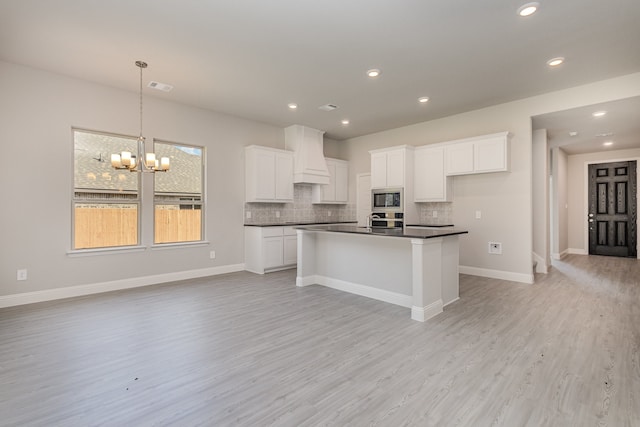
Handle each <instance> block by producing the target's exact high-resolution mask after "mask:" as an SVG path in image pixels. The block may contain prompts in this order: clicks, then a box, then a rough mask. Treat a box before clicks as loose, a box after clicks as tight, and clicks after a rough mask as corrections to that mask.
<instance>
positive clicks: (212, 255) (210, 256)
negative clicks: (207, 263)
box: [209, 251, 216, 259]
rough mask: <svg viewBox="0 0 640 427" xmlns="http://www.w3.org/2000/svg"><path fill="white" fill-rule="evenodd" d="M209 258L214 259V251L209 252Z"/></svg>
mask: <svg viewBox="0 0 640 427" xmlns="http://www.w3.org/2000/svg"><path fill="white" fill-rule="evenodd" d="M209 258H211V259H216V251H211V252H209Z"/></svg>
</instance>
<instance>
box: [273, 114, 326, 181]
mask: <svg viewBox="0 0 640 427" xmlns="http://www.w3.org/2000/svg"><path fill="white" fill-rule="evenodd" d="M323 135H324V132H323V131H321V130H317V129H312V128H308V127H306V126H302V125H293V126H289V127H287V128H285V129H284V141H285V147H286V148H287V150H291V151H293V182H294V183H295V184H301V183H305V184H329V169H327V162H326V161H325V159H324V152H323V148H324V142H323Z"/></svg>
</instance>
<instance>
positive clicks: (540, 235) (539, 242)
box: [531, 129, 551, 273]
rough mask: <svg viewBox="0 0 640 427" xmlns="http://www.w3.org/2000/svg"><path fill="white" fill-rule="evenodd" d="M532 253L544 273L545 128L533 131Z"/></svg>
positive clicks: (547, 246) (546, 209)
mask: <svg viewBox="0 0 640 427" xmlns="http://www.w3.org/2000/svg"><path fill="white" fill-rule="evenodd" d="M532 143H533V158H532V171H531V172H532V181H533V184H532V185H533V187H532V188H533V218H532V219H533V253H534V260H535V261H537V267H536V271H537V272H539V273H546V272H547V270H548V268H549V267H550V266H551V251H550V244H549V238H550V237H549V221H550V218H549V145H548V142H547V131H546V129H538V130H535V131H533V141H532Z"/></svg>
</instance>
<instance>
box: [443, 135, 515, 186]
mask: <svg viewBox="0 0 640 427" xmlns="http://www.w3.org/2000/svg"><path fill="white" fill-rule="evenodd" d="M444 146H445V173H446V175H466V174H476V173H488V172H506V171H508V170H509V133H508V132H501V133H496V134H491V135H483V136H478V137H475V138H467V139H464V140H459V141H451V142H448V143H445V144H444Z"/></svg>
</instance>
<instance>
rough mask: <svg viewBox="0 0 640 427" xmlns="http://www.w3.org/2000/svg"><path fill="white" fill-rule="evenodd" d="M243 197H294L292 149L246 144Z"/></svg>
mask: <svg viewBox="0 0 640 427" xmlns="http://www.w3.org/2000/svg"><path fill="white" fill-rule="evenodd" d="M245 201H247V202H264V203H285V202H291V201H293V153H292V152H291V151H285V150H278V149H275V148H270V147H260V146H257V145H250V146H248V147H245Z"/></svg>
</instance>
